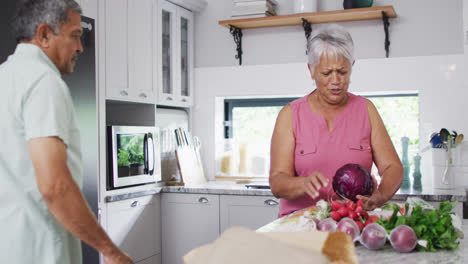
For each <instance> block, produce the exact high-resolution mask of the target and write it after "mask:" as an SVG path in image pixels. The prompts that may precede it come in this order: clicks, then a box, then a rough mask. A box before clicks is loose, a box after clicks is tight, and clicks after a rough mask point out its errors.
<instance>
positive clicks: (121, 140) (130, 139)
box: [107, 126, 161, 190]
mask: <svg viewBox="0 0 468 264" xmlns="http://www.w3.org/2000/svg"><path fill="white" fill-rule="evenodd" d="M107 147H108V155H107V156H108V159H107V160H108V168H109V170H108V172H109V177H108V183H107V189H108V190H109V189H117V188H123V187H128V186H134V185H140V184H148V183H154V182H157V181H160V180H161V157H160V156H161V154H160V142H159V129H158V128H157V127H144V126H108V127H107Z"/></svg>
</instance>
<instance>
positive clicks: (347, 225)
mask: <svg viewBox="0 0 468 264" xmlns="http://www.w3.org/2000/svg"><path fill="white" fill-rule="evenodd" d="M336 230H337V231H340V232H343V233H345V234H347V235H350V236H351V239H352V240H353V241H354V240H355V239H356V238H357V237H358V236H359V233H360V232H359V226H358V225H357V224H356V222H354V220H352V219H350V218H348V217H345V218H343V219H341V221H340V222H339V223H338V225H337V226H336Z"/></svg>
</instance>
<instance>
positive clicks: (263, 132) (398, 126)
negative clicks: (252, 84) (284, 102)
mask: <svg viewBox="0 0 468 264" xmlns="http://www.w3.org/2000/svg"><path fill="white" fill-rule="evenodd" d="M369 99H370V100H371V101H372V102H373V103H374V105H375V106H376V108H377V110H378V111H379V114H380V116H381V117H382V120H383V122H384V124H385V127H386V128H387V131H388V134H389V135H390V138H391V140H392V142H393V144H394V146H395V149H396V151H397V153H398V155H401V153H402V146H401V137H403V136H406V137H409V138H410V141H409V147H408V156H409V160H410V163H411V165H412V164H413V158H412V157H413V156H414V155H416V153H417V152H418V144H419V98H418V96H394V97H392V96H388V97H369ZM281 109H282V106H271V107H264V106H262V107H235V108H233V113H232V114H233V118H232V121H233V124H232V126H233V138H234V140H235V142H237V143H242V142H244V143H247V144H248V149H249V154H255V155H262V156H264V157H265V158H266V159H267V160H269V156H270V141H271V136H272V133H273V129H274V126H275V122H276V117H277V116H278V113H279V111H280V110H281Z"/></svg>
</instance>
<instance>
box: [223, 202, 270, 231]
mask: <svg viewBox="0 0 468 264" xmlns="http://www.w3.org/2000/svg"><path fill="white" fill-rule="evenodd" d="M219 200H220V225H221V233H222V232H224V231H225V230H226V229H228V228H229V227H232V226H243V227H247V228H250V229H252V230H255V229H257V228H259V227H261V226H264V225H266V224H268V223H270V222H271V221H273V220H275V219H276V218H278V210H279V199H277V198H275V197H273V196H245V195H220V199H219Z"/></svg>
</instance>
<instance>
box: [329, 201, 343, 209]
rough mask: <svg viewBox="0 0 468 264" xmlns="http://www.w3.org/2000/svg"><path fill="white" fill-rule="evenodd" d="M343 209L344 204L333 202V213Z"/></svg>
mask: <svg viewBox="0 0 468 264" xmlns="http://www.w3.org/2000/svg"><path fill="white" fill-rule="evenodd" d="M341 207H344V204H342V203H340V202H338V201H333V202H332V204H331V208H332V211H338V209H340V208H341Z"/></svg>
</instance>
